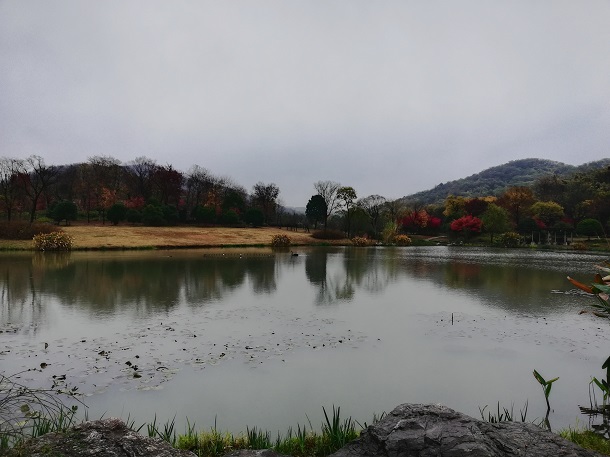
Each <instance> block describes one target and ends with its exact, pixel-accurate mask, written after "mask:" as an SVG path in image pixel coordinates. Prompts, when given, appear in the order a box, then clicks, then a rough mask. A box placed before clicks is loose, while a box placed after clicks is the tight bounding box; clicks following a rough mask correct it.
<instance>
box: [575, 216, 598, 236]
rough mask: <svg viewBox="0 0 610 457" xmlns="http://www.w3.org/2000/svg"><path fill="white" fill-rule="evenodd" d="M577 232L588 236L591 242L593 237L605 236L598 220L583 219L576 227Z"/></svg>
mask: <svg viewBox="0 0 610 457" xmlns="http://www.w3.org/2000/svg"><path fill="white" fill-rule="evenodd" d="M576 232H577V233H578V234H579V235H587V239H588V240H591V237H592V236H603V235H604V228H603V227H602V224H601V222H599V221H598V220H597V219H583V220H582V221H580V222H579V223H578V224H577V225H576Z"/></svg>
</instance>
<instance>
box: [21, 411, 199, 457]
mask: <svg viewBox="0 0 610 457" xmlns="http://www.w3.org/2000/svg"><path fill="white" fill-rule="evenodd" d="M21 455H28V456H31V457H42V456H62V457H85V456H96V457H144V456H146V457H195V454H193V453H192V452H188V451H180V450H177V449H174V448H172V447H171V446H170V445H169V444H168V443H166V442H165V441H163V440H161V439H159V438H149V437H145V436H142V435H140V434H138V433H136V432H134V431H133V430H131V429H129V428H128V427H127V426H126V425H125V424H124V423H123V422H122V421H121V420H120V419H115V418H110V419H105V420H99V421H90V422H83V423H82V424H79V425H76V426H75V427H73V428H71V429H69V430H68V431H67V432H65V433H49V434H47V435H43V436H41V437H40V438H37V439H35V440H32V441H31V442H30V443H28V445H27V447H26V448H25V449H23V450H22V452H21Z"/></svg>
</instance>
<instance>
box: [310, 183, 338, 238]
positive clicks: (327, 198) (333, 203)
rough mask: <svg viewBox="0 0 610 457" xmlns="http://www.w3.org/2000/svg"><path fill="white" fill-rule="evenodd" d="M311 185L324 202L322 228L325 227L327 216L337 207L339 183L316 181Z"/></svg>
mask: <svg viewBox="0 0 610 457" xmlns="http://www.w3.org/2000/svg"><path fill="white" fill-rule="evenodd" d="M313 187H314V188H315V189H316V191H317V193H318V195H320V196H321V197H322V198H323V199H324V202H325V203H326V216H325V217H324V228H325V229H326V225H327V223H328V218H329V217H330V215H331V214H333V213H334V212H335V210H336V209H337V208H338V207H339V203H340V202H339V199H338V198H337V192H338V191H339V189H340V188H341V184H339V183H338V182H335V181H318V182H316V183H314V185H313Z"/></svg>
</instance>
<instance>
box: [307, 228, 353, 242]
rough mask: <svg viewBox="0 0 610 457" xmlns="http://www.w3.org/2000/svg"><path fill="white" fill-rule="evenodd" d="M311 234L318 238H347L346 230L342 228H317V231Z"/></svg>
mask: <svg viewBox="0 0 610 457" xmlns="http://www.w3.org/2000/svg"><path fill="white" fill-rule="evenodd" d="M311 236H312V237H313V238H316V239H318V240H344V239H345V233H344V232H342V231H341V230H333V229H326V230H316V231H315V232H313V233H312V234H311Z"/></svg>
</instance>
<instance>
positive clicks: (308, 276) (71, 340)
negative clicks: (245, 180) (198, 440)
mask: <svg viewBox="0 0 610 457" xmlns="http://www.w3.org/2000/svg"><path fill="white" fill-rule="evenodd" d="M299 253H300V255H299V256H298V257H294V256H291V255H290V253H287V252H273V251H271V250H268V249H239V250H228V249H224V250H205V251H201V250H199V251H145V252H120V253H82V252H75V253H67V254H40V253H37V254H31V253H15V254H10V253H5V254H2V256H0V312H1V315H0V330H1V331H2V333H0V369H1V371H2V373H3V374H13V373H17V372H22V371H23V370H28V369H30V371H26V372H23V373H22V374H21V375H20V376H21V378H20V379H21V382H23V383H25V384H27V385H30V386H45V387H49V386H50V385H51V384H52V380H53V379H54V378H53V376H56V377H59V376H62V375H66V383H67V384H68V385H69V386H77V387H78V388H79V391H80V392H82V393H83V394H85V395H86V397H85V398H84V402H85V403H86V404H87V405H88V406H89V417H90V418H97V417H99V416H101V415H102V414H103V415H104V416H106V417H108V416H120V417H123V418H126V417H127V416H128V415H129V416H130V419H135V421H136V423H137V424H140V423H142V422H145V421H152V419H153V417H154V416H155V414H156V415H157V421H162V422H163V421H165V420H168V419H172V418H173V417H174V415H175V416H176V420H177V422H178V423H179V424H183V423H185V418H186V417H188V418H189V421H190V422H191V424H192V423H193V422H195V423H196V425H197V427H199V428H208V427H211V426H212V425H213V424H214V421H215V420H216V421H217V424H218V427H219V428H220V429H223V430H224V429H229V430H232V431H241V430H245V428H246V426H250V427H251V426H253V425H256V426H258V427H265V428H268V429H271V430H280V431H282V432H284V431H286V429H287V427H288V426H296V424H297V423H300V424H304V423H306V422H307V418H308V417H309V418H310V419H311V420H312V422H313V424H314V426H315V425H317V424H318V423H319V422H320V421H321V418H322V406H325V407H331V405H333V404H334V405H338V406H341V408H342V413H343V412H344V413H345V414H349V415H352V416H353V417H354V418H355V419H358V420H360V421H369V422H370V420H371V418H372V416H373V414H374V413H378V414H379V413H381V412H382V411H389V410H390V409H392V408H393V407H394V406H396V405H397V404H399V403H403V402H414V403H428V402H432V403H443V404H446V405H447V406H450V407H452V408H455V409H458V410H461V411H463V412H465V413H467V414H470V415H473V416H475V417H478V416H479V407H483V406H485V405H491V406H494V408H495V405H496V403H497V402H498V401H499V402H500V404H501V405H504V406H510V405H511V403H514V404H515V409H519V408H520V407H521V406H522V405H523V404H524V403H525V401H526V400H528V401H529V414H528V417H530V418H531V419H534V418H535V417H543V416H544V413H545V409H546V405H545V403H544V397H543V394H542V392H541V389H540V386H539V385H538V384H537V383H536V381H535V380H534V378H533V376H532V370H533V369H537V370H538V371H540V372H541V374H542V375H543V376H545V377H547V378H550V377H555V376H559V377H560V380H559V381H557V382H556V383H555V384H554V386H553V392H552V395H551V406H552V407H553V408H554V412H553V413H552V414H551V416H550V420H551V424H552V425H553V426H554V427H555V428H557V427H566V426H568V425H573V424H574V423H575V421H576V420H577V418H578V417H579V414H580V413H579V410H578V405H588V403H589V395H588V383H589V381H590V378H591V376H598V377H599V376H600V375H603V373H601V364H602V363H603V361H604V360H605V359H606V358H607V357H608V355H609V354H610V345H609V344H608V343H607V339H606V335H607V328H608V324H607V322H606V321H605V320H602V319H599V318H595V317H593V316H591V315H589V314H582V315H579V314H578V311H579V310H580V309H582V308H585V307H586V306H587V305H589V304H590V303H592V300H593V299H592V298H591V297H585V296H583V295H582V294H578V293H575V292H574V291H572V290H571V285H570V284H569V283H568V282H567V281H566V280H565V277H566V275H568V274H570V275H572V276H575V277H580V278H582V279H583V280H588V279H589V278H590V277H592V272H593V265H595V264H596V263H599V262H602V261H603V260H605V259H604V258H603V257H601V256H593V255H586V254H575V253H553V252H539V251H527V250H484V249H464V248H451V247H432V248H366V249H362V248H306V249H304V250H301V251H299ZM45 343H46V344H45ZM47 345H48V346H47ZM41 363H45V364H47V366H46V368H44V369H42V368H40V366H41V365H40V364H41ZM134 374H135V376H134ZM580 420H585V421H586V418H583V417H581V418H580ZM179 430H181V429H179Z"/></svg>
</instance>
